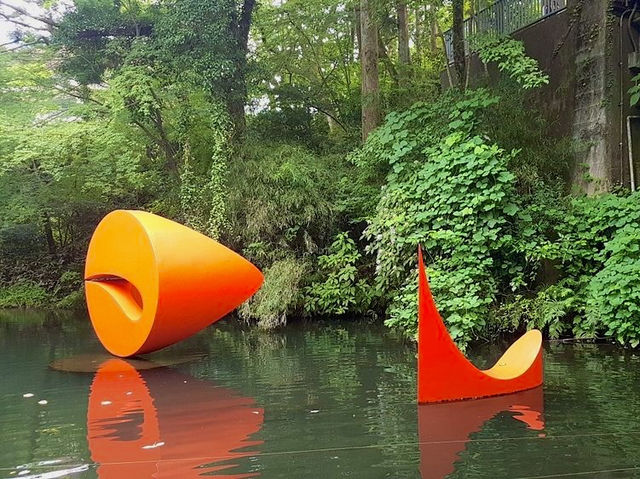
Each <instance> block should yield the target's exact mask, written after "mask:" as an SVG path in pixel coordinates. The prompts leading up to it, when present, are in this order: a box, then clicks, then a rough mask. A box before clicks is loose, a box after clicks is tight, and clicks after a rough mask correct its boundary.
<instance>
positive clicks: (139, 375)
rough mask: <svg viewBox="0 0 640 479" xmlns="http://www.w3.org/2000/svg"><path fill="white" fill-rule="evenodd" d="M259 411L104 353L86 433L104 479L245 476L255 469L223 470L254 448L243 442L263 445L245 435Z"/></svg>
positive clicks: (226, 394)
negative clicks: (243, 470)
mask: <svg viewBox="0 0 640 479" xmlns="http://www.w3.org/2000/svg"><path fill="white" fill-rule="evenodd" d="M263 417H264V410H263V409H261V408H258V407H256V406H255V402H254V400H253V399H250V398H245V397H241V396H238V395H236V394H234V393H233V392H232V391H230V390H228V389H225V388H222V387H216V386H214V385H213V384H211V383H208V382H205V381H200V380H198V379H194V378H192V377H190V376H186V375H184V374H180V373H178V372H177V371H174V370H171V369H167V368H158V369H149V370H145V371H138V370H136V369H135V368H134V367H133V366H132V365H131V364H129V363H128V362H126V361H123V360H121V359H110V360H108V361H105V362H104V363H103V364H102V365H101V366H100V368H99V369H98V371H97V372H96V374H95V377H94V379H93V383H92V385H91V393H90V396H89V410H88V414H87V438H88V441H89V448H90V450H91V458H92V459H93V460H94V461H95V462H96V463H98V464H99V466H98V476H99V477H100V478H102V479H110V478H114V479H121V478H148V477H149V478H150V477H153V478H158V479H159V478H163V479H165V478H190V477H200V476H203V475H206V476H207V477H222V476H224V477H226V478H229V477H233V478H247V477H255V476H257V475H258V474H257V473H249V474H240V475H238V474H235V475H232V474H231V475H228V474H225V473H224V472H222V471H224V470H225V469H229V468H232V467H234V466H235V464H233V462H230V461H233V460H234V459H238V458H241V457H245V456H249V455H252V454H255V453H256V452H255V451H247V449H248V448H253V447H255V446H256V445H258V444H261V441H252V440H250V435H251V434H253V433H255V432H257V431H258V430H259V429H260V427H261V426H262V422H263ZM212 463H215V464H212ZM221 463H222V464H221ZM216 473H217V474H216Z"/></svg>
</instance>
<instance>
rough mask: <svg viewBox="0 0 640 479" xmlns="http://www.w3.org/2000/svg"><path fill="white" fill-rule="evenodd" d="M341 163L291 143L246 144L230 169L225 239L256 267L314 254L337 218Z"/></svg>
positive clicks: (327, 240) (330, 233)
mask: <svg viewBox="0 0 640 479" xmlns="http://www.w3.org/2000/svg"><path fill="white" fill-rule="evenodd" d="M341 170H342V164H341V159H340V158H339V157H337V156H334V155H317V154H315V153H313V152H311V151H309V150H308V149H306V148H303V147H300V146H292V145H280V144H261V145H253V144H249V145H247V146H246V147H245V148H244V150H243V151H242V152H241V157H240V158H237V159H236V160H235V161H234V162H233V164H232V165H231V171H230V179H229V182H228V191H229V201H228V205H229V212H230V215H229V217H230V218H229V219H230V227H229V231H228V234H227V238H226V239H227V240H228V242H229V243H231V244H232V245H233V246H235V247H236V248H238V249H240V248H244V250H245V254H246V255H247V256H248V257H249V258H250V259H252V260H254V261H256V262H257V263H258V264H259V265H264V266H268V265H270V264H271V263H273V262H274V261H276V260H278V259H282V258H284V257H287V256H291V255H295V256H302V255H304V254H309V253H314V252H316V251H318V249H319V246H324V245H325V244H327V243H328V242H329V241H330V239H331V238H332V237H333V235H334V234H335V232H336V229H337V223H338V221H339V220H340V217H339V214H338V211H337V207H336V202H337V201H336V200H337V197H338V191H339V184H340V182H339V179H340V177H341V176H342V175H341Z"/></svg>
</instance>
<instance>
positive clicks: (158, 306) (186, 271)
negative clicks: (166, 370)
mask: <svg viewBox="0 0 640 479" xmlns="http://www.w3.org/2000/svg"><path fill="white" fill-rule="evenodd" d="M263 279H264V278H263V276H262V273H261V272H260V271H259V270H258V269H257V268H256V267H255V266H254V265H253V264H251V263H250V262H249V261H247V260H246V259H244V258H243V257H242V256H240V255H238V254H236V253H234V252H233V251H231V250H230V249H228V248H226V247H225V246H223V245H221V244H220V243H218V242H216V241H214V240H212V239H211V238H208V237H206V236H204V235H202V234H200V233H198V232H196V231H193V230H191V229H189V228H187V227H186V226H182V225H180V224H178V223H175V222H173V221H170V220H168V219H166V218H162V217H160V216H157V215H154V214H151V213H146V212H143V211H125V210H117V211H113V212H111V213H109V214H108V215H107V216H105V217H104V218H103V219H102V221H101V222H100V224H99V225H98V227H97V228H96V230H95V232H94V233H93V237H92V238H91V242H90V244H89V251H88V253H87V261H86V265H85V291H86V297H87V306H88V309H89V315H90V317H91V322H92V324H93V328H94V330H95V331H96V334H97V335H98V338H99V339H100V342H101V343H102V344H103V346H104V347H105V348H106V349H107V350H108V351H109V352H110V353H111V354H114V355H116V356H121V357H128V356H133V355H135V354H142V353H148V352H151V351H155V350H157V349H161V348H163V347H165V346H168V345H170V344H173V343H175V342H177V341H180V340H181V339H184V338H186V337H188V336H191V335H192V334H194V333H196V332H198V331H200V330H201V329H202V328H205V327H207V326H209V325H210V324H212V323H214V322H215V321H217V320H218V319H220V318H222V317H223V316H225V315H226V314H227V313H229V312H231V311H232V310H233V309H235V308H236V307H237V306H239V305H240V304H241V303H242V302H243V301H245V300H247V299H248V298H249V297H251V295H253V294H254V293H255V292H256V291H257V290H258V289H259V288H260V286H261V285H262V281H263Z"/></svg>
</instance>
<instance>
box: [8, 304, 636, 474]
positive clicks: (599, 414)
mask: <svg viewBox="0 0 640 479" xmlns="http://www.w3.org/2000/svg"><path fill="white" fill-rule="evenodd" d="M500 352H501V348H500V347H487V346H485V347H482V348H479V349H478V350H476V351H472V352H471V353H470V356H471V357H472V359H473V360H474V361H475V362H476V364H478V365H481V366H485V365H487V363H489V362H491V361H492V360H494V359H496V358H497V357H498V356H499V355H500ZM544 359H545V386H544V389H543V388H539V389H536V390H533V391H528V392H525V393H521V394H517V395H511V396H504V397H500V398H493V399H486V400H481V401H467V402H462V403H453V404H441V405H433V406H420V407H417V406H416V404H415V381H416V378H415V347H414V346H413V345H411V344H408V343H406V342H404V341H402V340H401V338H399V337H397V336H395V335H394V334H392V333H390V332H389V331H388V330H386V329H384V328H383V327H381V326H378V325H366V324H355V323H342V322H333V323H324V324H317V323H316V324H307V325H301V326H293V327H290V328H288V329H286V330H285V331H283V332H279V333H264V332H261V331H257V330H250V329H247V328H242V327H240V326H238V325H235V324H234V323H232V322H231V321H221V322H220V323H218V324H217V325H214V326H213V327H211V328H209V329H208V330H206V331H204V332H202V333H200V334H199V335H197V336H195V337H193V338H191V339H189V340H187V341H185V342H183V343H181V344H179V345H176V346H174V347H171V348H168V349H166V350H164V351H161V352H159V353H155V354H153V355H149V356H146V357H145V358H144V359H140V360H136V361H128V362H127V361H122V360H119V359H113V358H109V356H107V355H105V354H104V353H103V352H102V349H101V347H100V345H99V344H98V342H97V340H96V339H95V337H94V335H93V332H92V330H91V327H90V325H89V323H88V320H87V319H86V318H84V317H81V318H77V317H71V316H68V315H61V314H57V315H56V314H52V313H39V312H28V313H25V312H11V311H0V478H14V477H20V478H32V479H33V478H40V479H47V478H48V479H53V478H59V477H70V478H94V477H100V478H103V479H106V478H109V479H110V478H114V479H115V478H117V479H120V478H125V479H126V478H133V479H137V478H151V477H153V478H195V477H220V478H249V477H261V478H280V477H286V478H316V477H318V478H323V479H329V478H334V477H335V478H338V477H340V478H341V477H348V478H386V477H389V478H422V479H427V478H441V477H455V478H473V477H482V478H503V477H504V478H532V477H572V476H574V477H615V478H618V477H640V355H638V353H634V352H630V351H625V350H623V349H620V348H615V347H611V346H602V345H600V346H596V345H585V344H582V345H575V344H560V343H555V344H546V345H545V358H544ZM31 395H32V396H31ZM45 401H46V403H45Z"/></svg>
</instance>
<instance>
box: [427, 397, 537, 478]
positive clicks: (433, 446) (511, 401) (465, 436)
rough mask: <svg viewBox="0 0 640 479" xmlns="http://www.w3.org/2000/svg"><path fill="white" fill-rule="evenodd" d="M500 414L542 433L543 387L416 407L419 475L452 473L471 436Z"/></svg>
mask: <svg viewBox="0 0 640 479" xmlns="http://www.w3.org/2000/svg"><path fill="white" fill-rule="evenodd" d="M501 412H506V413H512V416H513V419H515V420H518V421H521V422H523V423H524V424H525V425H526V427H527V429H530V430H533V431H539V433H538V435H542V434H543V432H542V431H543V430H544V417H543V413H544V399H543V392H542V386H540V387H537V388H535V389H530V390H528V391H522V392H519V393H514V394H508V395H505V396H495V397H490V398H484V399H477V400H475V401H458V402H449V403H437V404H424V405H419V406H418V436H419V440H420V475H421V476H422V479H440V478H443V477H446V476H447V475H448V474H451V473H452V472H453V471H454V470H455V462H456V461H457V460H458V459H459V455H460V453H461V452H462V451H464V449H465V447H466V445H467V442H469V440H470V439H471V435H472V434H473V433H475V432H478V431H480V430H481V429H482V427H483V425H484V424H485V423H486V422H487V421H489V420H490V419H492V418H494V417H496V416H497V415H498V414H500V413H501Z"/></svg>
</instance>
